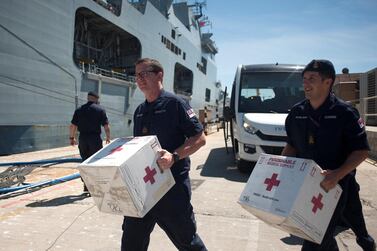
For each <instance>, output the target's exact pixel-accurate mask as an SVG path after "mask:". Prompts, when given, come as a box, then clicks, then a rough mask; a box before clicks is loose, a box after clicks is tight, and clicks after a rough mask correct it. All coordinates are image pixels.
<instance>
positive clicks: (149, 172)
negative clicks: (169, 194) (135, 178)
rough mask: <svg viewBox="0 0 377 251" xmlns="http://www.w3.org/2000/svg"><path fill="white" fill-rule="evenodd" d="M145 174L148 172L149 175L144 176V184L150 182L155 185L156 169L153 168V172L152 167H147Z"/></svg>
mask: <svg viewBox="0 0 377 251" xmlns="http://www.w3.org/2000/svg"><path fill="white" fill-rule="evenodd" d="M145 172H146V173H147V174H146V175H145V176H144V178H143V179H144V182H145V183H147V182H148V181H149V182H150V183H151V184H153V183H154V182H155V180H154V177H153V176H155V175H156V173H157V171H156V169H155V168H153V169H152V170H151V169H150V167H149V166H147V167H146V168H145Z"/></svg>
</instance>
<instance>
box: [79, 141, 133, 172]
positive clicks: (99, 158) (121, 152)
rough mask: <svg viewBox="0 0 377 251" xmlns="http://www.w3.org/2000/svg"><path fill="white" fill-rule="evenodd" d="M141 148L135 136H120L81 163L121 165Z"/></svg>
mask: <svg viewBox="0 0 377 251" xmlns="http://www.w3.org/2000/svg"><path fill="white" fill-rule="evenodd" d="M138 150H139V147H138V145H137V144H136V143H135V142H134V139H133V138H118V139H116V140H114V141H113V142H111V143H110V144H109V145H107V146H106V147H104V148H102V149H101V150H99V151H98V152H96V153H95V154H94V155H93V156H91V157H90V158H89V159H87V160H86V161H84V162H83V163H82V164H81V165H91V166H120V165H121V164H122V163H124V162H125V161H127V160H128V159H129V158H130V157H131V156H132V155H133V154H134V153H136V152H137V151H138Z"/></svg>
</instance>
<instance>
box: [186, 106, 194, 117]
mask: <svg viewBox="0 0 377 251" xmlns="http://www.w3.org/2000/svg"><path fill="white" fill-rule="evenodd" d="M186 113H187V115H188V116H189V118H190V119H191V118H192V117H195V116H196V114H195V112H194V110H193V109H192V108H191V109H188V110H187V111H186Z"/></svg>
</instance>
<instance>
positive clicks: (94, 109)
mask: <svg viewBox="0 0 377 251" xmlns="http://www.w3.org/2000/svg"><path fill="white" fill-rule="evenodd" d="M87 98H88V102H87V103H86V104H84V105H82V106H81V107H79V108H77V109H76V110H75V113H74V114H73V118H72V121H71V126H70V127H69V135H70V136H69V140H70V144H71V145H72V146H74V145H75V144H76V139H75V136H76V132H77V130H78V131H79V132H80V136H79V151H80V156H81V158H82V160H83V161H84V160H86V159H87V158H89V157H90V156H92V155H93V154H94V153H96V152H97V151H98V150H99V149H101V148H102V138H101V125H102V126H103V127H104V129H105V133H106V144H108V143H110V126H109V120H108V118H107V115H106V111H105V109H104V108H102V107H101V106H100V105H99V102H98V99H99V96H98V94H97V93H96V92H93V91H90V92H88V97H87ZM84 192H85V193H86V192H88V189H87V187H86V185H85V183H84Z"/></svg>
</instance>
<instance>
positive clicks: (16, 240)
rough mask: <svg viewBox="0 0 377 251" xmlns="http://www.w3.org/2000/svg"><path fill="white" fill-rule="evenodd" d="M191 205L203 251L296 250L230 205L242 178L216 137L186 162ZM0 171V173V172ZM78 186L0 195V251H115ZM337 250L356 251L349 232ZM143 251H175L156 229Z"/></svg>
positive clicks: (368, 194) (32, 156) (373, 220)
mask: <svg viewBox="0 0 377 251" xmlns="http://www.w3.org/2000/svg"><path fill="white" fill-rule="evenodd" d="M63 156H78V150H77V146H76V147H72V146H68V147H63V148H56V149H50V150H45V151H38V152H31V153H23V154H14V155H10V156H3V157H0V163H1V162H15V161H30V160H39V159H48V158H53V157H63ZM191 160H192V167H191V172H190V176H191V179H192V187H193V194H192V204H193V206H194V211H195V217H196V220H197V227H198V233H199V235H200V236H201V238H202V239H203V241H204V242H205V244H206V246H207V248H208V250H215V251H243V250H259V251H270V250H271V251H272V250H276V251H281V250H293V251H294V250H300V249H301V240H300V239H299V238H296V237H294V236H291V235H289V234H288V233H286V232H283V231H281V230H278V229H276V228H273V227H271V226H269V225H267V224H265V223H264V222H262V221H260V220H258V219H257V218H256V217H254V216H253V215H251V214H250V213H248V212H247V211H246V210H244V209H243V208H242V207H241V206H240V205H239V204H238V203H237V200H238V198H239V196H240V194H241V191H242V190H243V188H244V186H245V184H246V182H247V179H248V177H249V174H242V173H240V172H239V171H238V170H237V168H236V165H235V163H234V160H233V157H232V154H231V149H229V154H227V151H226V149H225V144H224V140H223V134H222V132H221V131H220V132H216V133H213V134H210V135H208V136H207V144H206V145H205V146H204V147H203V148H202V149H201V150H200V151H199V152H197V153H195V154H194V155H193V156H192V157H191ZM76 165H77V164H74V163H68V164H59V165H56V166H54V167H49V168H39V169H35V170H34V171H33V173H32V174H30V177H28V179H27V180H26V181H27V182H36V181H37V180H39V181H43V180H47V179H51V178H56V177H61V176H64V175H67V174H72V173H76V172H78V170H77V169H76ZM0 171H1V170H0ZM357 180H358V182H359V183H360V185H361V191H360V196H361V200H362V204H363V210H364V215H365V220H366V223H367V227H368V230H369V233H370V235H372V236H373V237H374V238H375V239H377V227H376V226H377V192H376V184H377V163H376V162H375V161H373V160H370V159H368V160H367V161H365V162H363V163H362V164H361V165H360V166H359V168H358V173H357ZM82 189H83V184H82V182H81V180H80V179H74V180H71V181H68V182H65V183H61V184H58V185H53V186H49V187H44V188H41V189H34V190H30V191H28V192H26V193H25V192H23V193H20V192H19V193H12V194H5V195H0V250H7V251H8V250H12V251H13V250H14V251H23V250H30V251H31V250H35V251H39V250H46V251H47V250H77V251H79V250H80V251H84V250H88V251H92V250H93V251H94V250H98V251H111V250H120V239H121V235H122V231H121V225H122V221H123V217H122V216H118V215H112V214H106V213H101V212H99V211H98V209H97V207H96V206H95V204H94V201H93V199H92V198H91V197H89V196H87V195H85V194H83V193H82V191H83V190H82ZM337 241H338V244H339V247H340V250H350V251H356V250H362V249H361V248H360V247H359V246H358V245H357V244H356V241H355V236H354V234H353V232H352V231H350V230H345V231H343V232H341V233H339V234H338V235H337ZM149 250H151V251H170V250H176V248H175V247H174V246H173V244H172V243H171V241H170V240H169V239H168V237H167V236H166V234H165V233H164V232H163V231H162V230H161V229H160V228H159V227H158V226H156V227H155V229H154V231H153V233H152V235H151V241H150V246H149Z"/></svg>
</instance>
